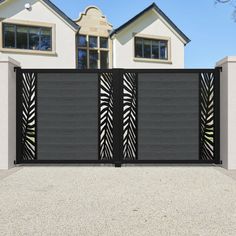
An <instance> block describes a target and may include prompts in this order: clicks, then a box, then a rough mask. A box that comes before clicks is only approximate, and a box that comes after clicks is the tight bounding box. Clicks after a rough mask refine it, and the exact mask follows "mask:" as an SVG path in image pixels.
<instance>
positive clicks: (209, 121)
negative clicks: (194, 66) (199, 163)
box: [200, 73, 215, 160]
mask: <svg viewBox="0 0 236 236" xmlns="http://www.w3.org/2000/svg"><path fill="white" fill-rule="evenodd" d="M214 80H215V76H214V73H201V76H200V123H201V124H200V158H201V159H202V160H213V159H214V141H215V140H214V133H215V128H214V126H215V124H214V116H215V114H214V113H215V111H214V105H215V101H214V97H215V94H214Z"/></svg>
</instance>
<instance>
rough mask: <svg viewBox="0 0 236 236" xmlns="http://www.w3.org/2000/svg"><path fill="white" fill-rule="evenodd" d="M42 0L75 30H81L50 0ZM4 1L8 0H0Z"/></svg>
mask: <svg viewBox="0 0 236 236" xmlns="http://www.w3.org/2000/svg"><path fill="white" fill-rule="evenodd" d="M40 1H42V2H43V3H45V4H46V5H47V6H48V7H49V8H50V9H52V10H53V11H54V12H55V13H56V14H58V15H59V16H60V17H61V18H62V20H64V21H65V22H66V23H67V24H68V25H69V26H70V27H71V28H72V29H74V30H75V31H78V30H79V28H80V27H79V26H78V25H77V24H76V23H75V22H74V21H73V20H72V19H70V17H68V16H67V15H66V14H65V13H64V12H63V11H61V10H60V9H59V8H58V7H57V6H56V5H55V4H53V3H52V2H51V1H50V0H40ZM4 2H7V0H0V4H2V3H4Z"/></svg>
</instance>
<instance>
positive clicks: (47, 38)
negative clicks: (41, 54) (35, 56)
mask: <svg viewBox="0 0 236 236" xmlns="http://www.w3.org/2000/svg"><path fill="white" fill-rule="evenodd" d="M39 50H43V51H51V50H52V30H51V29H49V28H41V39H40V48H39Z"/></svg>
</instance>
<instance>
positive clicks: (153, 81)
mask: <svg viewBox="0 0 236 236" xmlns="http://www.w3.org/2000/svg"><path fill="white" fill-rule="evenodd" d="M138 145H139V146H138V150H139V155H138V157H139V160H198V158H199V75H198V74H168V73H163V74H158V73H156V74H151V73H150V74H139V77H138Z"/></svg>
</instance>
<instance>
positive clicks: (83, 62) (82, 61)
mask: <svg viewBox="0 0 236 236" xmlns="http://www.w3.org/2000/svg"><path fill="white" fill-rule="evenodd" d="M78 54H79V55H78V56H79V68H80V69H87V50H84V49H79V51H78Z"/></svg>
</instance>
